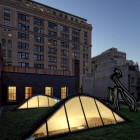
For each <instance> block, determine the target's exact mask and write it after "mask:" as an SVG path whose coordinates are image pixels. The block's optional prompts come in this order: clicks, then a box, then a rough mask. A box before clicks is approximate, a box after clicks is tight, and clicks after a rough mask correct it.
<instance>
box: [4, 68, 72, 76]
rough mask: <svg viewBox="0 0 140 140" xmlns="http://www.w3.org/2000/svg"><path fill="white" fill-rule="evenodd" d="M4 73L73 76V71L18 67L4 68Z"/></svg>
mask: <svg viewBox="0 0 140 140" xmlns="http://www.w3.org/2000/svg"><path fill="white" fill-rule="evenodd" d="M2 72H17V73H32V74H50V75H65V76H71V71H63V70H48V69H41V68H31V67H29V68H28V67H24V68H23V67H17V66H2Z"/></svg>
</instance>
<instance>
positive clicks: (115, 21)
mask: <svg viewBox="0 0 140 140" xmlns="http://www.w3.org/2000/svg"><path fill="white" fill-rule="evenodd" d="M34 1H37V2H39V3H42V4H45V5H48V6H50V7H53V8H56V9H59V10H62V11H65V12H68V13H71V14H73V15H76V16H80V17H82V18H85V19H87V23H89V24H92V26H93V30H92V57H94V56H97V55H99V54H101V53H102V52H103V51H105V50H107V49H109V48H112V47H114V48H117V49H118V51H122V52H125V53H126V54H127V59H128V60H133V61H134V62H135V63H136V62H138V63H139V65H140V0H34Z"/></svg>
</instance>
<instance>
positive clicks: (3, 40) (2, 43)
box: [1, 38, 6, 47]
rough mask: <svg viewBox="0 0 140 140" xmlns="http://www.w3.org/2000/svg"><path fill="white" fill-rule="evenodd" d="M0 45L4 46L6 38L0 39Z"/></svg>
mask: <svg viewBox="0 0 140 140" xmlns="http://www.w3.org/2000/svg"><path fill="white" fill-rule="evenodd" d="M1 45H2V46H3V47H6V39H4V38H3V39H2V40H1Z"/></svg>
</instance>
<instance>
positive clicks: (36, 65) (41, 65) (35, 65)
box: [34, 63, 44, 68]
mask: <svg viewBox="0 0 140 140" xmlns="http://www.w3.org/2000/svg"><path fill="white" fill-rule="evenodd" d="M34 67H35V68H44V64H36V63H34Z"/></svg>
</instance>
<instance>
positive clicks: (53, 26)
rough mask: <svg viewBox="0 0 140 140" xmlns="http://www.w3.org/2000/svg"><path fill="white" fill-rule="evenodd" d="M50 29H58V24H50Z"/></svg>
mask: <svg viewBox="0 0 140 140" xmlns="http://www.w3.org/2000/svg"><path fill="white" fill-rule="evenodd" d="M48 28H52V29H57V24H56V23H54V22H50V21H49V22H48Z"/></svg>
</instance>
